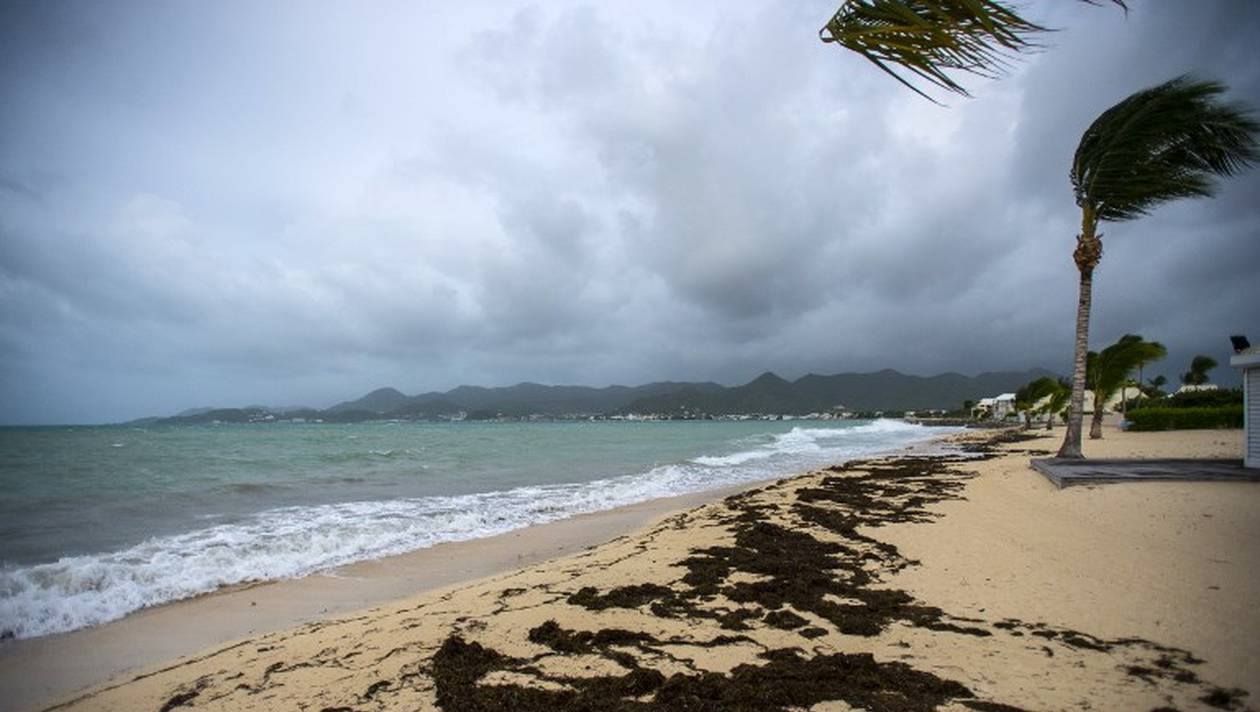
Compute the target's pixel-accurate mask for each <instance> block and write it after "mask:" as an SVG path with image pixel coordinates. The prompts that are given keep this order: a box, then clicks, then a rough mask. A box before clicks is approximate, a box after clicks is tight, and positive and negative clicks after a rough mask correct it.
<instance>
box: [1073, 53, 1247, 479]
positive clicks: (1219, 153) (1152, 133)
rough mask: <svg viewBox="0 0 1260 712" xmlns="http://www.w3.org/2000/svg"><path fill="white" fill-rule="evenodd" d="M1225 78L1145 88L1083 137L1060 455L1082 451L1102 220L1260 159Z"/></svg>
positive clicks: (1129, 216) (1146, 207)
mask: <svg viewBox="0 0 1260 712" xmlns="http://www.w3.org/2000/svg"><path fill="white" fill-rule="evenodd" d="M1224 93H1225V86H1224V85H1222V84H1220V83H1218V82H1211V81H1201V80H1196V79H1192V78H1190V77H1188V76H1182V77H1177V78H1176V79H1173V80H1171V81H1168V82H1165V83H1163V84H1160V85H1158V86H1154V87H1151V88H1149V89H1143V90H1142V91H1139V92H1137V93H1135V94H1133V95H1131V96H1129V97H1128V98H1127V99H1125V100H1124V101H1121V102H1120V103H1119V104H1116V105H1115V106H1113V107H1111V108H1110V109H1108V110H1106V111H1104V112H1103V113H1102V115H1100V116H1099V117H1098V118H1097V119H1095V120H1094V123H1093V124H1091V125H1090V127H1089V128H1088V129H1086V130H1085V134H1084V135H1083V136H1081V142H1080V145H1079V146H1077V149H1076V157H1075V159H1074V160H1073V162H1072V170H1071V178H1072V188H1073V190H1074V191H1075V193H1076V204H1077V205H1078V206H1080V208H1081V232H1080V234H1079V235H1077V236H1076V251H1075V252H1073V253H1072V257H1073V259H1074V260H1075V261H1076V267H1077V270H1078V271H1079V272H1080V291H1079V296H1078V299H1077V306H1076V349H1075V351H1076V354H1075V358H1074V361H1073V367H1072V402H1071V406H1070V408H1071V410H1070V415H1069V418H1068V426H1067V434H1066V435H1065V437H1064V439H1063V446H1062V447H1060V448H1059V457H1068V458H1080V457H1084V455H1082V454H1081V409H1082V407H1083V406H1084V401H1085V357H1086V352H1087V350H1088V346H1087V345H1088V343H1089V309H1090V301H1091V295H1092V290H1093V277H1094V268H1095V267H1096V266H1097V265H1098V262H1099V260H1100V259H1102V235H1101V234H1099V232H1098V224H1099V223H1100V222H1102V221H1111V222H1119V221H1122V220H1133V219H1135V218H1139V217H1142V216H1143V215H1146V214H1147V213H1149V212H1150V211H1151V210H1153V209H1154V208H1155V207H1156V206H1158V205H1160V204H1163V203H1166V202H1168V201H1171V200H1175V199H1177V198H1188V197H1205V196H1210V195H1212V193H1213V192H1214V190H1215V188H1216V182H1215V181H1214V178H1216V177H1219V176H1231V175H1234V174H1235V173H1239V172H1241V171H1242V170H1243V169H1245V168H1246V167H1248V166H1250V165H1251V164H1252V163H1255V162H1256V160H1257V159H1258V158H1260V150H1258V149H1257V144H1256V134H1257V132H1258V131H1260V124H1258V123H1257V122H1256V121H1255V120H1253V119H1252V118H1251V116H1250V115H1249V114H1248V112H1247V110H1246V109H1244V108H1243V107H1242V106H1239V105H1236V104H1230V103H1227V102H1225V101H1223V100H1221V99H1220V95H1222V94H1224Z"/></svg>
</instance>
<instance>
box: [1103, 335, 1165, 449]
mask: <svg viewBox="0 0 1260 712" xmlns="http://www.w3.org/2000/svg"><path fill="white" fill-rule="evenodd" d="M1167 353H1168V352H1167V350H1166V349H1165V348H1164V346H1163V345H1162V344H1160V343H1159V342H1155V341H1146V340H1144V339H1143V338H1142V337H1141V336H1138V335H1137V334H1125V335H1124V336H1122V337H1120V340H1119V341H1117V342H1116V343H1114V344H1112V345H1111V346H1108V347H1107V348H1105V349H1103V350H1102V351H1101V352H1099V353H1098V354H1097V355H1096V356H1095V354H1094V352H1092V351H1091V352H1089V353H1088V354H1087V355H1086V371H1087V372H1088V373H1087V378H1086V380H1087V381H1088V382H1089V383H1090V387H1091V388H1092V389H1093V391H1094V415H1093V417H1092V418H1091V419H1090V424H1089V437H1090V439H1092V440H1098V439H1100V438H1102V436H1103V434H1102V420H1103V405H1104V404H1105V403H1106V402H1107V401H1108V400H1111V397H1112V396H1114V395H1115V394H1116V391H1118V390H1120V389H1121V388H1122V387H1123V386H1124V384H1125V383H1126V382H1127V381H1128V380H1129V374H1130V373H1132V372H1133V369H1135V368H1137V367H1138V364H1141V363H1145V362H1147V361H1154V360H1156V359H1160V358H1163V357H1164V356H1165V355H1167ZM1091 356H1095V358H1092V359H1091V358H1090V357H1091Z"/></svg>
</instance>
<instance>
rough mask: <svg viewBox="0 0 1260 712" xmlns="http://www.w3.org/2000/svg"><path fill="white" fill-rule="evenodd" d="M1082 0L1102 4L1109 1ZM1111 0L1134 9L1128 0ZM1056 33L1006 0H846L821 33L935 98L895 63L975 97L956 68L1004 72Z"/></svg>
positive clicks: (988, 74)
mask: <svg viewBox="0 0 1260 712" xmlns="http://www.w3.org/2000/svg"><path fill="white" fill-rule="evenodd" d="M1080 1H1081V2H1085V3H1088V4H1090V5H1098V4H1101V3H1102V2H1104V1H1106V0H1080ZM1110 2H1112V3H1114V4H1115V5H1118V6H1120V7H1121V8H1124V9H1126V10H1127V9H1128V6H1127V5H1126V4H1125V2H1126V0H1110ZM1049 31H1050V28H1048V27H1044V26H1042V25H1039V24H1037V23H1035V22H1032V21H1030V20H1028V19H1025V18H1024V17H1023V16H1021V15H1020V14H1019V13H1018V12H1016V10H1015V9H1014V8H1013V7H1011V6H1010V5H1008V4H1007V3H1005V2H999V1H998V0H845V2H844V3H842V4H841V5H840V8H839V9H837V10H836V12H835V14H834V15H832V17H831V19H830V20H828V21H827V24H826V25H824V26H823V28H822V29H821V30H819V31H818V37H819V39H821V40H822V41H823V42H826V43H834V44H837V45H839V46H841V47H844V48H845V49H849V50H852V51H854V52H856V53H858V54H859V55H861V56H862V57H865V58H866V59H868V60H870V61H871V62H872V63H874V64H875V66H877V67H879V68H880V69H881V70H883V71H884V72H887V73H888V75H889V76H891V77H892V78H894V79H896V80H897V81H899V82H901V83H902V84H904V85H905V86H907V87H909V88H910V90H911V91H913V92H915V93H916V94H918V95H920V96H922V97H924V98H926V99H927V100H928V101H935V100H934V99H932V98H931V97H930V96H928V95H927V94H926V93H924V92H923V90H922V89H919V88H918V87H916V86H915V85H914V84H912V83H911V82H910V81H909V80H907V79H906V78H905V77H903V76H902V75H900V74H898V73H897V72H896V70H895V69H894V67H900V68H901V69H903V70H906V71H908V72H910V73H911V74H912V75H914V76H916V77H918V78H919V79H922V80H924V81H926V82H927V83H929V84H931V85H933V86H936V87H938V88H940V89H944V90H946V91H949V92H953V93H955V94H961V95H962V96H970V95H969V94H968V93H967V90H966V89H964V88H963V86H962V85H961V84H959V83H958V82H957V81H955V80H954V79H953V78H952V77H951V76H950V72H963V73H966V74H973V75H976V76H980V77H985V78H992V77H996V76H999V75H1001V74H1002V73H1003V72H1004V71H1005V70H1006V68H1007V67H1009V66H1010V64H1011V62H1012V58H1013V57H1014V56H1015V55H1018V54H1020V53H1023V52H1030V51H1035V50H1037V49H1039V48H1040V45H1038V44H1037V42H1036V41H1035V39H1034V37H1035V36H1036V35H1038V34H1040V33H1042V32H1049Z"/></svg>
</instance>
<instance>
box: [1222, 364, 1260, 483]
mask: <svg viewBox="0 0 1260 712" xmlns="http://www.w3.org/2000/svg"><path fill="white" fill-rule="evenodd" d="M1244 343H1245V340H1244ZM1229 365H1231V366H1233V367H1234V368H1241V369H1242V382H1243V465H1244V466H1245V467H1256V468H1260V346H1250V345H1248V346H1245V347H1243V348H1240V349H1238V350H1237V351H1236V352H1235V353H1234V355H1233V356H1231V357H1230V359H1229Z"/></svg>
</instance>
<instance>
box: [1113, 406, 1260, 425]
mask: <svg viewBox="0 0 1260 712" xmlns="http://www.w3.org/2000/svg"><path fill="white" fill-rule="evenodd" d="M1128 418H1129V430H1204V429H1208V428H1241V427H1242V426H1243V408H1242V406H1241V405H1226V406H1220V407H1217V408H1138V409H1137V410H1131V411H1129V414H1128Z"/></svg>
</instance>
